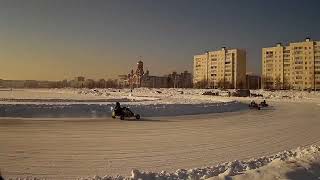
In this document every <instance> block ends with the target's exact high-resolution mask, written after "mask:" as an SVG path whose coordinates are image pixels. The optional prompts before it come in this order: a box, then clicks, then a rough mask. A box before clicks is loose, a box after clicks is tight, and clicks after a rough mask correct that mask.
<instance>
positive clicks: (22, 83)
mask: <svg viewBox="0 0 320 180" xmlns="http://www.w3.org/2000/svg"><path fill="white" fill-rule="evenodd" d="M68 87H69V88H121V86H120V85H119V83H118V80H113V79H109V80H104V79H100V80H98V81H95V80H92V79H87V80H85V81H77V80H70V81H68V80H63V81H35V80H0V88H68Z"/></svg>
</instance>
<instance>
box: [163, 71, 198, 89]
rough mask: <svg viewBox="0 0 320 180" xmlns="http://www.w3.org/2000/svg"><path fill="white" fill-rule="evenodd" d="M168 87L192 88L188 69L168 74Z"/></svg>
mask: <svg viewBox="0 0 320 180" xmlns="http://www.w3.org/2000/svg"><path fill="white" fill-rule="evenodd" d="M168 81H169V82H168V87H169V88H192V87H193V84H192V74H191V73H189V72H188V71H184V72H182V73H180V74H178V73H177V72H173V73H171V74H169V75H168Z"/></svg>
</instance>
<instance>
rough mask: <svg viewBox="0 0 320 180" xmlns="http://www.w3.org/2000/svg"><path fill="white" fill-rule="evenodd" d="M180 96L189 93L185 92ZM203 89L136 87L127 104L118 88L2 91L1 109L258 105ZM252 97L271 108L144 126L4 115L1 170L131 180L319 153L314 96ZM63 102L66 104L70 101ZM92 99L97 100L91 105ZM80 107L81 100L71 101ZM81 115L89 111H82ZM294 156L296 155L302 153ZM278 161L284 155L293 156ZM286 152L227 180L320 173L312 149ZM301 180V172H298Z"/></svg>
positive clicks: (149, 121) (147, 121)
mask: <svg viewBox="0 0 320 180" xmlns="http://www.w3.org/2000/svg"><path fill="white" fill-rule="evenodd" d="M157 91H160V92H161V93H159V92H157ZM181 91H183V92H184V93H183V94H181ZM206 91H209V90H193V89H190V90H176V89H157V90H155V89H151V90H149V89H135V90H134V91H133V93H132V95H131V96H129V94H130V91H129V90H121V91H120V92H119V91H117V90H113V89H109V90H96V91H94V90H87V89H83V90H75V89H64V90H27V91H26V90H24V91H22V90H21V91H19V92H10V91H0V98H1V102H0V104H1V105H4V104H6V105H8V104H9V105H13V106H17V105H18V104H19V105H24V107H27V105H29V106H30V107H32V106H31V105H34V106H40V107H45V106H44V105H50V106H52V105H59V106H60V105H63V106H67V105H70V104H72V105H73V106H74V104H77V103H78V104H80V105H88V104H90V105H92V104H93V105H95V106H97V105H100V104H108V103H109V104H110V102H112V100H113V99H115V98H118V99H119V98H122V99H125V101H126V103H127V104H128V105H130V106H133V105H137V106H140V107H143V106H148V105H152V106H153V107H156V106H161V105H163V104H165V105H166V106H167V107H166V108H165V109H169V107H170V105H178V106H179V105H192V106H191V107H196V106H199V105H206V104H211V105H216V104H218V105H219V104H227V105H226V106H229V105H230V104H228V103H231V105H232V103H238V101H241V102H247V101H248V100H251V99H256V100H262V98H233V97H231V98H229V97H215V96H203V95H201V94H202V93H203V92H206ZM212 91H215V90H212ZM256 93H261V94H263V95H264V96H265V97H267V98H268V99H267V101H268V102H269V104H270V105H271V106H272V108H268V109H264V110H261V111H254V110H244V111H233V112H226V113H210V112H206V113H208V114H202V113H201V114H198V113H196V115H185V116H162V117H152V118H151V117H149V118H144V119H142V120H141V121H120V120H113V119H111V118H109V117H104V118H92V117H91V118H86V117H82V118H76V117H73V118H58V119H57V118H50V117H49V118H46V117H39V118H36V119H35V118H27V119H25V118H6V117H2V118H0V169H1V172H2V174H3V175H4V177H5V178H14V177H28V176H29V177H37V178H46V179H77V178H80V177H93V176H94V175H98V176H100V177H103V176H104V175H112V176H115V175H117V174H120V175H122V176H130V172H131V170H132V169H138V170H139V171H140V172H142V171H146V172H147V171H152V172H161V171H163V170H164V171H167V172H168V173H175V172H176V170H177V169H182V168H183V169H194V168H198V170H201V167H203V168H202V169H205V167H213V168H214V167H215V166H216V165H217V164H219V165H223V162H235V161H234V160H235V159H238V160H239V161H236V162H242V164H245V162H249V160H248V159H250V158H253V157H254V158H256V159H258V161H256V162H259V161H260V160H261V158H260V159H259V157H262V156H267V157H268V158H269V159H270V157H272V156H273V154H275V153H277V152H281V151H284V150H290V149H294V148H297V147H298V146H310V145H320V133H319V127H320V121H319V119H320V115H319V112H320V101H319V99H320V96H319V93H318V92H317V93H313V92H312V93H308V92H297V91H287V92H285V91H281V92H267V91H256ZM126 98H127V99H126ZM22 99H25V101H23V100H22ZM59 99H60V100H59ZM67 99H68V100H69V101H66V100H67ZM92 99H94V100H95V102H89V101H90V100H92ZM128 99H129V101H127V100H128ZM75 100H81V101H78V102H77V103H75V102H74V101H75ZM107 100H108V101H107ZM109 100H110V101H109ZM287 102H292V103H287ZM28 103H29V104H28ZM26 104H27V105H26ZM223 106H224V105H223ZM223 106H218V107H219V108H220V107H223ZM181 107H182V106H181ZM40 109H41V108H40ZM40 109H38V110H40ZM181 109H183V108H181ZM212 109H217V108H212ZM81 110H83V109H80V110H79V111H81ZM179 110H180V109H179ZM174 111H178V110H174ZM174 111H173V112H174ZM18 112H21V111H20V110H19V111H18ZM184 113H188V111H187V112H184ZM309 149H310V148H309ZM313 150H315V149H314V148H313ZM292 152H297V154H299V153H298V152H300V151H298V150H293V151H292ZM301 152H305V151H304V150H303V151H301ZM282 154H287V155H288V153H287V152H285V153H282ZM290 154H291V153H289V156H288V158H285V159H283V160H281V161H280V160H279V159H278V158H274V159H273V158H271V159H270V161H268V162H267V163H265V164H263V165H264V166H263V167H260V168H258V169H254V168H253V169H250V168H249V169H248V168H246V171H242V172H240V174H237V175H236V176H231V177H227V178H229V179H231V178H232V179H241V178H242V179H248V178H249V179H250V178H251V179H263V178H264V179H277V178H278V179H279V178H284V179H285V178H287V179H294V178H290V176H292V175H295V176H296V177H298V176H299V173H300V174H301V173H302V174H303V173H304V175H309V176H311V175H313V174H312V171H314V170H317V167H318V166H317V164H318V162H319V161H318V160H319V156H318V155H316V154H317V152H316V151H314V153H311V154H307V153H305V154H303V156H300V155H299V156H296V155H295V156H291V155H290ZM262 160H263V158H262ZM236 164H237V163H236ZM314 164H315V165H314ZM230 165H232V163H230ZM228 167H229V166H228ZM279 167H281V169H279ZM199 168H200V169H199ZM194 170H195V169H194ZM213 170H214V169H213ZM226 170H227V169H226ZM247 170H248V171H247ZM275 170H278V171H275ZM228 172H231V171H224V172H222V170H221V173H220V174H222V175H220V176H216V177H213V178H221V179H223V178H225V177H223V175H230V174H227V173H228ZM232 172H233V171H232ZM274 172H275V173H274ZM297 172H298V174H295V173H297ZM310 173H311V174H310ZM207 177H209V176H207ZM269 177H270V178H269ZM225 179H226V178H225ZM296 179H297V178H296ZM298 179H299V178H298ZM300 179H301V178H300ZM302 179H303V178H302Z"/></svg>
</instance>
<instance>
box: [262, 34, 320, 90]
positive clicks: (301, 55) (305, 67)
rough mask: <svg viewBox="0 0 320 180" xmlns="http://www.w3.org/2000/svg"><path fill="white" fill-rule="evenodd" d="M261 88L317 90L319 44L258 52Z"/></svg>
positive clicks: (319, 81)
mask: <svg viewBox="0 0 320 180" xmlns="http://www.w3.org/2000/svg"><path fill="white" fill-rule="evenodd" d="M262 87H263V88H275V89H301V90H305V89H320V41H312V40H311V39H310V38H306V39H305V41H303V42H294V43H290V44H289V45H288V46H283V45H282V44H281V43H278V44H277V45H276V46H274V47H268V48H263V49H262Z"/></svg>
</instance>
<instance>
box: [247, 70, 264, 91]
mask: <svg viewBox="0 0 320 180" xmlns="http://www.w3.org/2000/svg"><path fill="white" fill-rule="evenodd" d="M246 82H247V84H246V88H247V89H260V88H261V77H260V76H258V75H254V74H251V73H247V75H246Z"/></svg>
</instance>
